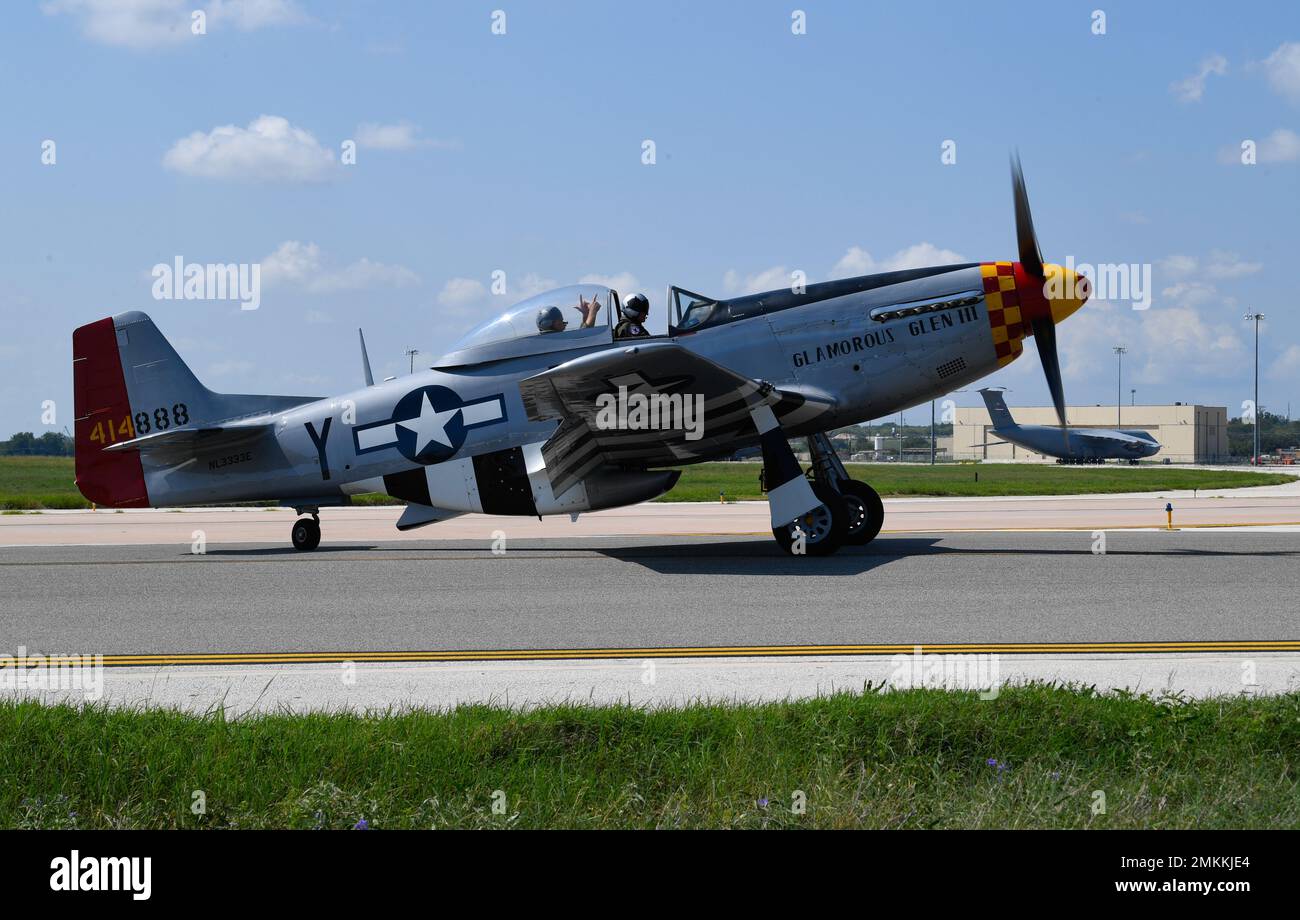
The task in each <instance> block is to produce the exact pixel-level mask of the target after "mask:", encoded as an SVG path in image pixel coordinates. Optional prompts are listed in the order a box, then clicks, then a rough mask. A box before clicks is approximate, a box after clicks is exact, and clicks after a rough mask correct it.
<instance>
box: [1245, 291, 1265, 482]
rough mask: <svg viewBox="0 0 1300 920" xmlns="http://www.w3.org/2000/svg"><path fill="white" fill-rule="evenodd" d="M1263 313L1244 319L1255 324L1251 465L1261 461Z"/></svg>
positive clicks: (1247, 316)
mask: <svg viewBox="0 0 1300 920" xmlns="http://www.w3.org/2000/svg"><path fill="white" fill-rule="evenodd" d="M1263 318H1264V314H1263V313H1247V314H1246V315H1245V316H1244V317H1243V319H1245V320H1246V322H1248V323H1249V322H1253V323H1254V324H1255V401H1254V402H1252V403H1251V408H1250V414H1251V417H1252V418H1253V419H1254V421H1255V449H1254V450H1253V451H1252V452H1251V455H1250V465H1251V466H1255V465H1256V464H1257V463H1259V321H1260V320H1261V319H1263Z"/></svg>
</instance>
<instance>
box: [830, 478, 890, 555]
mask: <svg viewBox="0 0 1300 920" xmlns="http://www.w3.org/2000/svg"><path fill="white" fill-rule="evenodd" d="M840 495H841V498H843V500H844V507H845V510H846V512H847V514H848V522H847V524H848V526H847V528H846V532H845V535H844V542H845V543H847V544H848V545H849V546H865V545H866V544H868V543H870V542H871V541H872V540H874V539H876V537H877V535H879V533H880V528H881V527H883V526H884V524H885V504H884V502H882V501H881V500H880V495H879V494H878V493H877V492H876V490H875V489H873V488H871V486H869V485H867V484H866V483H865V482H859V481H858V480H856V479H846V480H841V481H840Z"/></svg>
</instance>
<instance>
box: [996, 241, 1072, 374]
mask: <svg viewBox="0 0 1300 920" xmlns="http://www.w3.org/2000/svg"><path fill="white" fill-rule="evenodd" d="M1043 274H1044V276H1045V279H1044V280H1040V279H1038V278H1035V277H1033V276H1032V275H1030V274H1029V273H1028V272H1026V271H1025V269H1024V266H1022V265H1021V264H1020V263H1019V262H983V263H981V264H980V276H981V279H982V280H983V282H984V302H985V304H986V305H987V307H988V311H989V329H990V332H991V334H992V337H993V348H994V351H995V352H996V353H997V357H998V367H1003V366H1005V365H1007V364H1010V363H1011V362H1012V361H1014V360H1015V359H1016V358H1018V357H1019V356H1020V353H1021V352H1022V351H1023V350H1024V340H1025V336H1027V335H1032V334H1033V324H1034V321H1035V320H1038V319H1043V318H1050V319H1051V320H1052V322H1054V323H1059V322H1061V321H1063V320H1064V319H1065V318H1066V317H1068V316H1069V315H1070V314H1072V313H1073V312H1074V311H1075V310H1078V309H1079V308H1080V307H1082V306H1083V304H1084V301H1086V300H1087V299H1088V295H1089V293H1090V288H1089V287H1088V279H1087V278H1085V277H1084V276H1082V275H1080V274H1078V273H1077V272H1075V271H1074V270H1073V269H1069V268H1065V267H1063V266H1060V265H1050V264H1049V265H1044V266H1043Z"/></svg>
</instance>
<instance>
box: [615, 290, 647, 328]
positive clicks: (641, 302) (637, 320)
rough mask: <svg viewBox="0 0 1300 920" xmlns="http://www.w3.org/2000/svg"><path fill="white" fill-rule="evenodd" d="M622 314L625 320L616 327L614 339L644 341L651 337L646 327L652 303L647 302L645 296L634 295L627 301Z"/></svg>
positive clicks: (624, 303)
mask: <svg viewBox="0 0 1300 920" xmlns="http://www.w3.org/2000/svg"><path fill="white" fill-rule="evenodd" d="M622 313H623V318H622V319H621V320H619V323H618V325H617V326H615V327H614V338H616V339H642V338H649V337H650V333H649V331H648V330H647V329H646V327H645V321H646V317H647V316H649V315H650V301H648V300H646V298H645V295H644V294H633V295H632V296H631V297H629V298H628V299H627V300H625V301H624V302H623V309H622Z"/></svg>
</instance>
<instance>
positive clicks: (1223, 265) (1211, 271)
mask: <svg viewBox="0 0 1300 920" xmlns="http://www.w3.org/2000/svg"><path fill="white" fill-rule="evenodd" d="M1263 267H1264V263H1263V262H1246V261H1244V260H1243V259H1242V258H1241V257H1240V256H1239V255H1237V254H1236V253H1235V252H1225V251H1223V250H1222V249H1215V250H1213V251H1212V252H1211V253H1210V261H1209V263H1208V264H1207V265H1206V266H1205V274H1207V275H1208V276H1209V277H1211V278H1218V279H1226V278H1240V277H1242V276H1243V275H1253V274H1255V272H1257V271H1259V270H1260V269H1261V268H1263Z"/></svg>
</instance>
